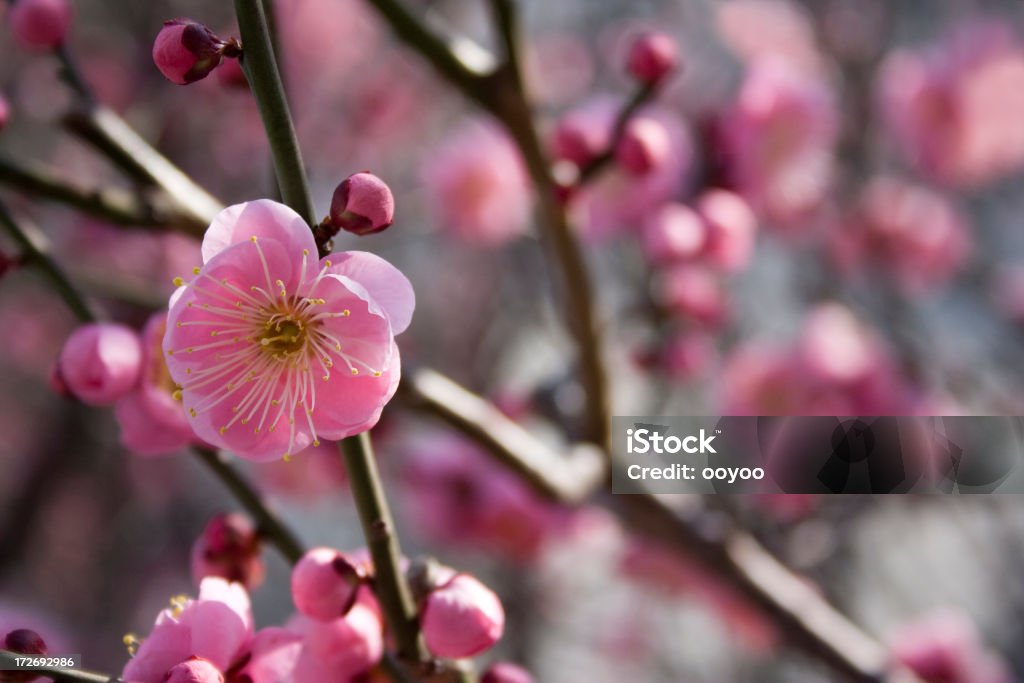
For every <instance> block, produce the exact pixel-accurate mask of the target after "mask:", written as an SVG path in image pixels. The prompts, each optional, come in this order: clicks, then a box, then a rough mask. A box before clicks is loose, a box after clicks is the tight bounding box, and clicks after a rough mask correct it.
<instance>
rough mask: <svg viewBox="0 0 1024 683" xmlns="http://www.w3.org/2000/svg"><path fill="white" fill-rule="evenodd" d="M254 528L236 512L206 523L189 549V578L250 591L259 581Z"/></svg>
mask: <svg viewBox="0 0 1024 683" xmlns="http://www.w3.org/2000/svg"><path fill="white" fill-rule="evenodd" d="M260 551H261V543H260V539H259V535H258V533H257V531H256V528H255V527H254V526H253V524H252V522H250V521H249V520H248V519H247V518H246V517H244V516H243V515H240V514H238V513H229V514H220V515H217V516H215V517H214V518H213V519H211V520H210V521H209V523H207V525H206V528H205V529H203V533H202V535H201V536H200V537H199V538H198V539H196V542H195V544H194V545H193V546H192V578H193V580H194V581H195V582H196V583H199V582H200V581H201V580H202V579H204V578H206V577H207V576H219V577H222V578H224V579H227V580H228V581H237V582H238V583H241V584H242V585H244V586H245V587H246V588H247V589H249V590H252V589H253V588H255V587H256V586H258V585H259V584H260V583H261V582H262V581H263V558H262V556H261V554H260Z"/></svg>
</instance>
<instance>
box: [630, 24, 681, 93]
mask: <svg viewBox="0 0 1024 683" xmlns="http://www.w3.org/2000/svg"><path fill="white" fill-rule="evenodd" d="M678 64H679V50H678V48H677V47H676V42H675V41H674V40H673V39H672V38H670V37H669V36H668V35H666V34H664V33H658V32H656V31H651V32H648V33H644V34H641V35H640V36H638V37H637V39H636V40H635V41H633V44H632V45H631V46H630V48H629V55H628V56H627V57H626V69H627V70H628V71H629V73H630V74H631V75H632V76H633V77H634V78H635V79H637V80H638V81H640V82H641V83H647V84H652V85H653V84H655V83H657V82H659V81H661V80H662V79H663V78H664V77H665V76H666V75H667V74H668V73H670V72H671V71H673V70H674V69H675V68H676V66H678Z"/></svg>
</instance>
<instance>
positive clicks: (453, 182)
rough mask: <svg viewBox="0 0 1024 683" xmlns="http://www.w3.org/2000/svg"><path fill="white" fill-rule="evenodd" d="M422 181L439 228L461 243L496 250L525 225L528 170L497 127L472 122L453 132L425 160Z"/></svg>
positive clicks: (528, 206) (529, 207) (528, 199)
mask: <svg viewBox="0 0 1024 683" xmlns="http://www.w3.org/2000/svg"><path fill="white" fill-rule="evenodd" d="M421 177H422V179H423V184H424V187H425V189H426V191H427V195H428V199H429V202H430V205H431V207H432V208H433V213H434V217H435V222H436V224H437V226H438V227H439V228H440V229H441V230H442V231H444V232H447V233H449V234H451V235H453V236H455V237H457V238H459V239H460V240H463V241H465V242H467V243H469V244H473V245H477V246H481V247H498V246H501V245H503V244H505V243H507V242H509V241H511V240H513V239H515V238H517V237H520V236H522V235H523V234H525V233H526V231H527V229H528V227H529V220H530V212H531V210H532V200H531V193H530V183H529V179H528V176H527V174H526V167H525V165H524V163H523V160H522V157H521V156H520V154H519V151H518V150H517V149H516V147H515V145H514V144H513V143H512V141H511V140H510V139H509V137H508V135H507V134H506V133H505V132H504V131H503V130H501V129H499V128H498V127H497V126H496V125H495V124H492V123H485V122H481V121H474V122H471V123H469V124H467V125H465V126H464V127H462V128H459V129H457V130H456V131H454V132H453V133H452V134H451V135H449V136H448V137H447V138H445V139H444V140H443V141H442V142H441V144H440V145H439V146H438V147H437V148H436V149H435V150H433V151H432V152H431V153H430V154H429V155H428V157H427V158H426V159H425V160H424V164H423V167H422V169H421Z"/></svg>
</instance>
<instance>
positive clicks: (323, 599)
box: [291, 547, 364, 621]
mask: <svg viewBox="0 0 1024 683" xmlns="http://www.w3.org/2000/svg"><path fill="white" fill-rule="evenodd" d="M363 578H364V575H363V573H362V571H361V569H359V568H358V567H357V566H355V565H354V564H353V563H352V562H350V561H349V559H348V558H346V557H345V556H344V555H343V554H341V553H340V552H338V551H337V550H334V549H333V548H322V547H321V548H313V549H312V550H309V551H307V552H306V554H305V555H303V556H302V558H301V559H300V560H299V561H298V562H297V563H296V565H295V567H294V568H293V569H292V582H291V585H292V600H294V601H295V608H296V609H297V610H299V612H301V613H302V614H304V615H306V616H307V617H310V618H312V619H316V620H318V621H332V620H334V619H337V618H338V617H343V616H345V614H346V613H348V611H349V610H350V609H351V608H352V606H353V605H354V604H355V601H356V594H357V592H358V590H359V587H360V585H362V583H363Z"/></svg>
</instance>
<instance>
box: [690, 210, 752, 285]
mask: <svg viewBox="0 0 1024 683" xmlns="http://www.w3.org/2000/svg"><path fill="white" fill-rule="evenodd" d="M696 206H697V211H698V213H700V215H701V218H703V219H704V222H705V224H706V225H707V227H708V243H707V248H706V254H707V258H708V262H709V263H711V265H714V266H718V267H719V268H722V269H723V270H726V271H730V272H735V271H737V270H741V269H742V268H744V267H746V265H747V264H748V263H749V262H750V256H751V253H752V252H753V250H754V240H755V237H756V233H757V217H756V216H754V211H753V210H752V209H751V208H750V205H749V204H747V202H746V200H744V199H743V198H742V197H740V196H739V195H738V194H736V193H734V192H730V191H728V190H708V191H707V192H705V193H704V194H702V195H701V196H700V197H699V198H698V199H697V205H696Z"/></svg>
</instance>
